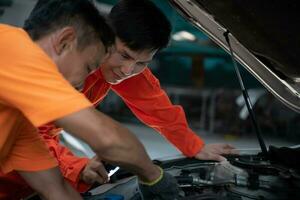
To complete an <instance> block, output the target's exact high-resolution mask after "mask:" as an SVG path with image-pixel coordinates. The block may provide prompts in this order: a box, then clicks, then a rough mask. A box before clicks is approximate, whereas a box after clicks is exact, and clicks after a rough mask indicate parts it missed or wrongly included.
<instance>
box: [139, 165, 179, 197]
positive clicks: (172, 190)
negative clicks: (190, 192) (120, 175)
mask: <svg viewBox="0 0 300 200" xmlns="http://www.w3.org/2000/svg"><path fill="white" fill-rule="evenodd" d="M160 170H161V175H160V176H159V178H157V179H156V180H154V181H153V182H152V183H143V182H141V181H140V189H141V192H142V194H143V197H144V200H176V199H178V196H179V187H178V185H177V181H176V179H175V178H174V177H173V176H172V175H170V174H169V173H167V172H164V171H163V170H162V169H161V168H160Z"/></svg>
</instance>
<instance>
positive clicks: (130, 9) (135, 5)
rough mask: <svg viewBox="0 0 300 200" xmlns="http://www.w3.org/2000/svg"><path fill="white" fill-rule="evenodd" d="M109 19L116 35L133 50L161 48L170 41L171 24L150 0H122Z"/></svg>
mask: <svg viewBox="0 0 300 200" xmlns="http://www.w3.org/2000/svg"><path fill="white" fill-rule="evenodd" d="M109 21H110V23H111V26H112V28H113V30H114V31H115V34H116V36H117V37H118V38H119V39H120V40H121V41H122V42H124V43H125V45H126V46H127V47H129V48H130V49H131V50H134V51H141V50H159V49H162V48H164V47H166V46H167V45H168V43H169V39H170V34H171V29H172V28H171V24H170V22H169V21H168V19H167V18H166V16H165V15H164V14H163V13H162V12H161V10H160V9H159V8H157V7H156V6H155V4H154V3H153V2H151V1H150V0H120V1H119V2H118V3H117V4H116V5H115V6H114V7H113V8H112V10H111V12H110V14H109Z"/></svg>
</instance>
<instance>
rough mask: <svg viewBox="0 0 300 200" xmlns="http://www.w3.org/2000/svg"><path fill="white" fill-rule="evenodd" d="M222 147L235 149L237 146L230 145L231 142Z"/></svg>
mask: <svg viewBox="0 0 300 200" xmlns="http://www.w3.org/2000/svg"><path fill="white" fill-rule="evenodd" d="M222 147H223V148H224V149H235V147H234V146H232V145H230V144H223V145H222Z"/></svg>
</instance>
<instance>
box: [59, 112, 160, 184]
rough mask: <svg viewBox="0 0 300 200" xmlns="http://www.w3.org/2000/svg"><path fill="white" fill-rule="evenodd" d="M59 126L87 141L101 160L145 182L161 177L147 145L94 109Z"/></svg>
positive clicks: (61, 120) (77, 115)
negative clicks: (148, 152)
mask: <svg viewBox="0 0 300 200" xmlns="http://www.w3.org/2000/svg"><path fill="white" fill-rule="evenodd" d="M74 122H76V123H74ZM56 123H57V124H58V125H60V126H61V127H63V128H64V129H65V130H66V131H68V132H70V133H72V134H73V135H75V136H77V137H79V138H81V139H82V140H84V141H86V142H87V143H88V144H89V145H90V146H91V147H92V148H93V149H94V151H95V152H96V154H97V155H98V157H99V158H100V159H101V160H104V161H106V162H108V163H111V164H114V165H119V166H121V167H123V168H126V169H127V170H129V171H131V172H133V173H135V174H137V175H138V176H139V177H140V179H142V180H144V181H151V180H153V179H155V178H157V177H158V176H159V170H158V169H157V167H156V166H155V165H153V164H152V162H151V160H150V158H149V156H148V155H147V153H146V151H145V149H144V147H143V145H142V144H141V143H140V142H139V141H138V139H137V138H136V137H135V136H134V135H133V134H132V133H131V132H130V131H129V130H128V129H126V128H125V127H122V126H121V125H120V124H119V123H118V122H116V121H114V120H113V119H111V118H110V117H108V116H106V115H104V114H102V113H100V112H97V111H96V110H94V109H85V110H82V111H80V112H78V113H75V114H72V116H68V117H67V118H65V119H60V120H58V121H57V122H56Z"/></svg>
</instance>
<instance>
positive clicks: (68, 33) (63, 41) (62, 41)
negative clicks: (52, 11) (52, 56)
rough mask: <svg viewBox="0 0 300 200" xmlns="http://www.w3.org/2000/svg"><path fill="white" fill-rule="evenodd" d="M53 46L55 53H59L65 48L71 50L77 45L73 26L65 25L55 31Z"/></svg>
mask: <svg viewBox="0 0 300 200" xmlns="http://www.w3.org/2000/svg"><path fill="white" fill-rule="evenodd" d="M53 40H54V41H53V46H54V50H55V52H56V54H58V55H61V54H62V53H63V52H64V51H66V50H72V49H73V48H75V46H76V45H77V44H76V42H77V36H76V31H75V29H74V28H73V27H65V28H62V29H60V30H58V31H57V33H56V35H55V37H54V39H53Z"/></svg>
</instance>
